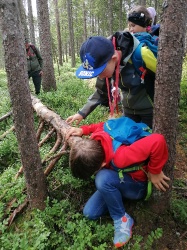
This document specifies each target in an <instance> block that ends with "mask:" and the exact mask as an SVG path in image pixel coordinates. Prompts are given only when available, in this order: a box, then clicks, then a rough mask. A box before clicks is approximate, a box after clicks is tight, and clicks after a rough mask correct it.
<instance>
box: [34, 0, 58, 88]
mask: <svg viewBox="0 0 187 250" xmlns="http://www.w3.org/2000/svg"><path fill="white" fill-rule="evenodd" d="M47 3H48V1H46V0H36V6H37V16H38V27H39V35H40V50H41V55H42V57H43V71H44V74H43V76H42V78H43V80H42V86H43V90H44V91H45V92H48V91H51V90H56V88H57V87H56V80H55V74H54V67H53V57H52V43H51V33H50V22H49V10H48V4H47Z"/></svg>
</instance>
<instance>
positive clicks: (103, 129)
mask: <svg viewBox="0 0 187 250" xmlns="http://www.w3.org/2000/svg"><path fill="white" fill-rule="evenodd" d="M80 72H81V71H80ZM81 74H82V73H81ZM119 123H120V124H123V125H122V126H121V130H120V131H119ZM141 126H142V130H141V129H140V127H141ZM146 127H147V125H146V124H141V125H140V123H135V122H133V121H132V120H131V119H129V118H127V117H120V118H117V119H111V120H108V121H107V122H105V123H104V122H101V123H98V124H90V125H83V126H81V127H80V128H75V127H71V128H70V130H69V131H68V133H67V135H66V139H68V138H69V136H71V135H74V136H83V135H84V136H88V135H91V136H90V138H85V137H84V138H83V139H82V140H79V141H76V142H75V143H74V144H73V145H72V146H71V150H70V159H69V162H70V167H71V171H72V174H73V175H74V176H75V177H78V178H80V179H83V180H85V179H88V178H90V177H91V176H92V175H93V174H96V176H95V185H96V189H97V190H96V191H95V193H94V194H93V195H92V196H91V197H90V198H89V200H88V201H87V202H86V205H85V206H84V209H83V214H84V216H85V217H87V218H88V219H91V220H96V219H98V218H100V217H101V216H103V215H105V214H106V213H108V212H109V214H110V216H111V218H112V220H113V222H114V240H113V241H114V245H115V247H116V248H118V247H121V246H123V245H125V244H126V243H127V242H128V241H129V240H130V238H131V236H132V227H133V224H134V220H133V218H132V217H131V216H130V215H129V214H128V213H127V212H126V209H125V206H124V201H125V199H131V200H139V199H143V198H145V196H146V194H147V187H148V186H149V185H148V177H149V179H150V181H151V182H152V183H153V184H154V186H155V187H156V188H157V189H158V190H159V191H166V189H167V188H169V185H168V183H167V181H169V180H170V179H169V178H168V177H167V176H166V175H165V174H164V173H163V171H162V169H163V167H164V165H165V163H166V161H167V159H168V150H167V145H166V141H165V139H164V137H163V136H162V135H160V134H150V133H148V132H145V128H146ZM110 131H112V136H111V132H110ZM116 132H117V133H116ZM142 133H143V134H142ZM120 134H121V135H123V136H122V137H123V142H124V143H123V144H122V143H121V139H122V138H121V137H120ZM138 134H139V136H140V139H139V140H136V139H135V142H132V139H133V138H134V136H137V135H138ZM115 135H116V136H115ZM112 137H114V138H115V139H113V138H112ZM127 139H128V140H127ZM130 142H132V144H130V145H129V143H130ZM116 146H117V148H116ZM138 165H139V166H141V167H140V168H139V170H137V169H136V170H135V166H136V167H137V166H138ZM132 167H133V169H131V170H129V168H132Z"/></svg>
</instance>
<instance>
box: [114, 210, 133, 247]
mask: <svg viewBox="0 0 187 250" xmlns="http://www.w3.org/2000/svg"><path fill="white" fill-rule="evenodd" d="M133 225H134V220H133V219H132V218H131V217H130V216H129V215H128V214H127V213H125V215H124V216H123V217H122V218H121V219H119V220H115V221H114V229H115V232H114V245H115V247H116V248H118V247H121V246H123V245H125V244H126V243H127V242H128V241H129V240H130V238H131V236H132V227H133Z"/></svg>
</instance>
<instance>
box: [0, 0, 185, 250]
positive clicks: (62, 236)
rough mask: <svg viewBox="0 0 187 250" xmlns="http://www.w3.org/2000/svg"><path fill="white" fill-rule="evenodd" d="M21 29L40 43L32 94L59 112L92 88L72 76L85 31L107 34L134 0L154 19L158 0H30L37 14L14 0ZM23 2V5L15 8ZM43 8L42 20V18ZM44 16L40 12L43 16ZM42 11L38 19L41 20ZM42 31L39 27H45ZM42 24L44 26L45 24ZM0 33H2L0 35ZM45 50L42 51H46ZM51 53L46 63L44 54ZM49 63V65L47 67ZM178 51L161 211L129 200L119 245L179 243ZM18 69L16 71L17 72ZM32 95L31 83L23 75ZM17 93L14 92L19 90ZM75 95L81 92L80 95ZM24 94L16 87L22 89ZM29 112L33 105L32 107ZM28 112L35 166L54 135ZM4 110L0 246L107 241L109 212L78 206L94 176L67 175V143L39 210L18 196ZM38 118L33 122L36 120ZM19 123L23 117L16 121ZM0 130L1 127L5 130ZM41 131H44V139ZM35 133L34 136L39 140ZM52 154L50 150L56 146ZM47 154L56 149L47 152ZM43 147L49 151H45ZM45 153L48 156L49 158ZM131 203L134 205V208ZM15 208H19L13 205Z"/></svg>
mask: <svg viewBox="0 0 187 250" xmlns="http://www.w3.org/2000/svg"><path fill="white" fill-rule="evenodd" d="M18 4H19V15H20V17H22V18H21V20H22V24H23V27H24V36H26V37H29V38H30V41H31V42H32V43H34V44H36V45H37V46H38V47H40V49H41V53H42V55H43V57H44V62H45V63H46V64H45V67H46V69H47V70H46V71H47V73H48V74H46V77H45V78H44V79H43V92H42V93H41V95H40V96H39V99H40V100H41V101H42V102H43V103H44V104H45V105H46V106H47V107H48V108H49V109H52V111H54V112H55V113H57V114H59V115H60V117H61V118H62V119H65V118H67V117H68V116H69V115H71V114H74V113H75V112H77V111H78V109H79V108H80V107H82V105H83V104H84V103H85V102H86V100H87V98H88V96H89V95H90V94H91V93H92V92H93V90H94V81H90V82H87V81H82V80H78V79H76V78H75V76H74V73H75V69H76V66H77V65H79V64H80V60H79V58H78V53H79V48H80V45H81V44H82V42H83V41H84V40H85V39H86V38H87V37H88V36H90V35H104V36H106V37H107V36H109V35H110V34H112V33H113V32H114V31H116V30H123V29H124V28H125V27H126V26H127V20H126V17H127V12H128V10H129V9H131V8H132V7H133V6H134V5H136V4H140V5H145V6H147V7H148V6H153V7H155V8H156V10H157V13H158V21H161V14H162V11H163V5H164V4H165V2H163V1H147V2H146V1H112V0H110V1H104V0H103V1H57V0H54V1H48V5H46V1H42V0H41V1H37V16H35V17H33V15H32V11H31V10H32V1H29V0H28V1H27V2H26V1H21V0H20V1H18ZM23 7H24V8H23ZM48 13H49V20H50V22H49V23H48V22H46V19H45V18H46V16H48ZM44 17H45V18H44ZM42 18H43V20H42ZM45 31H46V32H45ZM48 31H50V32H48ZM1 40H3V36H1ZM46 51H47V53H46ZM0 53H1V57H0V68H1V71H0V73H1V75H0V79H1V81H0V88H1V108H0V117H3V116H4V114H9V112H10V111H11V109H12V99H11V98H10V93H9V91H8V89H7V75H6V71H5V60H4V48H3V46H1V47H0ZM50 60H51V61H52V63H51V62H50V63H49V64H48V63H47V62H48V61H50ZM51 65H52V67H51ZM186 72H187V67H186V59H184V62H183V74H182V80H181V85H180V88H181V97H180V111H179V128H178V130H177V138H178V141H177V150H178V151H177V152H178V154H177V158H176V164H175V168H174V176H175V178H174V182H173V188H172V192H171V202H170V204H168V208H170V209H169V211H168V213H166V214H165V215H164V217H163V215H160V216H159V215H158V214H157V213H154V212H152V211H150V209H149V205H148V204H147V203H145V202H137V203H132V202H129V204H127V207H128V209H129V211H131V213H132V215H133V216H134V217H135V219H136V227H135V230H134V236H133V239H132V240H131V241H130V242H129V243H128V245H127V246H125V247H124V249H186V248H187V247H186V235H187V232H186V224H187V214H186V211H187V202H186V162H187V161H186V154H187V147H186V140H187V136H186V126H185V124H186V120H187V118H186V105H187V95H186V79H187V78H186V74H187V73H186ZM17 77H18V76H17ZM29 86H30V91H31V94H32V95H33V85H32V82H30V85H29ZM20 95H21V94H20ZM80 96H81V98H80ZM22 98H24V95H22ZM36 113H37V112H36ZM107 116H108V110H107V109H106V108H104V107H98V108H97V110H95V111H94V112H93V113H92V114H90V115H89V117H88V118H87V119H86V120H85V121H84V123H93V122H97V121H101V120H105V119H107ZM40 119H41V117H40V116H38V114H37V115H36V114H35V115H34V122H35V129H36V131H37V134H38V131H39V128H40V126H41V124H43V125H42V126H43V130H42V133H41V134H40V138H39V139H40V140H41V141H42V140H43V141H44V142H45V143H44V142H43V143H40V146H39V149H40V156H41V159H43V160H42V167H43V168H44V169H45V168H46V166H48V165H47V163H46V162H48V161H47V160H46V158H47V157H48V158H49V152H50V150H51V148H53V145H54V143H55V140H56V137H58V136H57V134H58V133H56V134H55V136H56V137H55V136H50V134H53V133H52V132H51V124H50V123H48V122H46V121H45V122H43V123H41V122H40ZM13 123H14V120H13V117H12V114H11V113H10V114H9V115H7V117H6V119H4V118H3V119H2V121H1V123H0V131H1V137H0V140H1V141H0V168H1V176H0V183H1V185H0V187H1V197H0V215H1V224H0V231H1V234H0V246H1V248H2V249H6V250H7V249H25V248H26V249H80V250H84V249H112V237H113V227H112V222H111V220H110V218H104V219H102V220H100V221H99V222H95V221H94V222H93V221H89V222H88V221H87V220H86V219H85V218H83V216H82V213H81V211H82V206H83V205H84V203H85V201H86V200H87V198H88V197H89V195H90V194H91V193H92V192H93V191H94V181H93V180H91V181H90V182H82V181H79V180H76V179H74V178H73V177H72V176H71V173H70V171H69V168H68V151H66V152H65V154H63V157H60V158H58V161H57V162H56V163H55V164H54V165H53V171H52V172H50V175H47V192H48V194H49V195H48V198H47V205H46V208H45V210H43V211H41V210H32V211H30V210H28V209H26V208H27V205H28V203H27V202H25V199H26V197H27V192H26V189H25V176H23V175H20V174H19V176H18V177H15V176H17V174H18V173H19V171H20V167H21V166H22V161H21V156H20V152H19V147H18V141H17V138H16V134H15V128H14V126H13ZM38 124H39V125H38ZM21 125H23V124H21ZM5 131H6V132H5ZM46 137H47V139H45V138H46ZM41 141H40V142H41ZM57 154H58V153H57ZM51 155H52V156H53V157H54V158H55V156H56V155H54V153H52V154H51ZM51 155H50V156H51ZM52 160H53V158H52ZM134 208H135V209H134ZM21 212H22V213H21Z"/></svg>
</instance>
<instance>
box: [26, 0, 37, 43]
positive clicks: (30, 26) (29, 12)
mask: <svg viewBox="0 0 187 250" xmlns="http://www.w3.org/2000/svg"><path fill="white" fill-rule="evenodd" d="M27 3H28V20H29V30H30V41H31V43H32V44H36V41H35V33H34V19H33V12H32V2H31V0H27Z"/></svg>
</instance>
